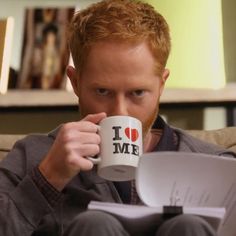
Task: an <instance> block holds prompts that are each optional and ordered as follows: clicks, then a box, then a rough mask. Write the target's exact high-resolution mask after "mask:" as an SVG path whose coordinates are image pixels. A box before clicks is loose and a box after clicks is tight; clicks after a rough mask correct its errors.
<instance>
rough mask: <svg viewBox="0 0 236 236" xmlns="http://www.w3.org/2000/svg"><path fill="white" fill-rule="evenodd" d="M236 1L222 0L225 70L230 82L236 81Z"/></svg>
mask: <svg viewBox="0 0 236 236" xmlns="http://www.w3.org/2000/svg"><path fill="white" fill-rule="evenodd" d="M235 10H236V1H235V0H227V1H226V0H222V16H223V25H224V27H223V36H224V38H223V39H224V56H225V72H226V78H227V82H228V83H232V82H234V83H235V82H236V66H235V62H236V47H235V42H236V26H235V22H236V11H235Z"/></svg>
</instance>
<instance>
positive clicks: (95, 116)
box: [83, 112, 107, 124]
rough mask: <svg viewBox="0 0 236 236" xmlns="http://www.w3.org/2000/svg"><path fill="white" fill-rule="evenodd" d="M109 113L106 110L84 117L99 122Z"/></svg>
mask: <svg viewBox="0 0 236 236" xmlns="http://www.w3.org/2000/svg"><path fill="white" fill-rule="evenodd" d="M106 117H107V114H106V113H105V112H101V113H97V114H90V115H87V116H85V117H84V119H83V120H84V121H90V122H92V123H94V124H98V123H99V122H100V121H101V120H102V119H104V118H106Z"/></svg>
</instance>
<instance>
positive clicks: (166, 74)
mask: <svg viewBox="0 0 236 236" xmlns="http://www.w3.org/2000/svg"><path fill="white" fill-rule="evenodd" d="M169 75H170V71H169V70H168V69H164V71H163V73H162V76H161V84H160V95H161V94H162V92H163V90H164V87H165V83H166V80H167V79H168V77H169Z"/></svg>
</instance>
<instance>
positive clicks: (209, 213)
mask: <svg viewBox="0 0 236 236" xmlns="http://www.w3.org/2000/svg"><path fill="white" fill-rule="evenodd" d="M135 180H136V181H135V183H136V188H137V192H138V195H139V197H140V199H141V201H142V202H143V205H126V204H119V203H106V202H97V201H91V202H90V203H89V205H88V209H93V210H102V211H106V212H109V213H111V214H113V215H115V216H116V217H118V218H119V219H120V220H121V222H126V224H127V222H129V221H130V222H132V224H133V223H134V222H136V223H137V224H138V225H141V224H142V225H143V227H150V226H153V224H154V225H156V224H157V222H159V220H160V222H161V220H163V219H165V218H169V217H173V216H176V215H178V214H191V215H196V216H199V217H202V218H204V219H205V220H206V221H207V222H208V223H209V224H210V225H211V226H212V227H213V228H214V229H215V230H216V231H217V232H218V235H219V236H236V224H235V219H236V159H234V158H231V157H223V156H215V155H209V154H200V153H187V152H152V153H146V154H144V155H143V156H142V157H141V158H140V161H139V166H138V168H137V171H136V177H135Z"/></svg>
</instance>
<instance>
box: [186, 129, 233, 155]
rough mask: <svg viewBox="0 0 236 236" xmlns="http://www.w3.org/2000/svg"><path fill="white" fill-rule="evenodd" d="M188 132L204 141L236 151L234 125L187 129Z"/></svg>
mask: <svg viewBox="0 0 236 236" xmlns="http://www.w3.org/2000/svg"><path fill="white" fill-rule="evenodd" d="M188 133H189V134H191V135H192V136H195V137H197V138H199V139H202V140H204V141H206V142H210V143H214V144H217V145H219V146H221V147H224V148H226V149H229V150H231V151H233V152H236V127H227V128H223V129H217V130H188Z"/></svg>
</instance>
